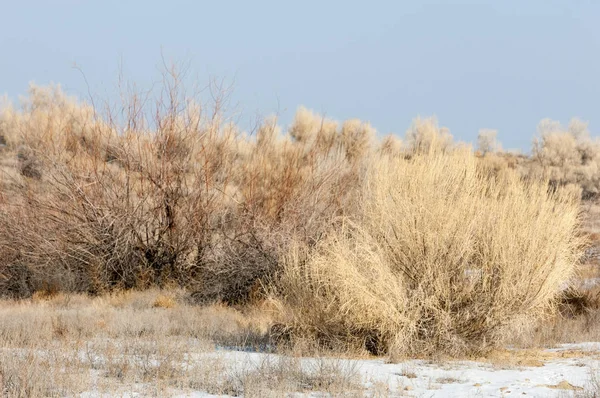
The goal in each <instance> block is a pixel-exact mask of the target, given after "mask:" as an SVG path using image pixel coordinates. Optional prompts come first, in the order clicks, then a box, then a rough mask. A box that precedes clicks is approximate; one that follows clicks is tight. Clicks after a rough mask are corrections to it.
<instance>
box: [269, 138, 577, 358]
mask: <svg viewBox="0 0 600 398" xmlns="http://www.w3.org/2000/svg"><path fill="white" fill-rule="evenodd" d="M434 142H435V140H434ZM441 142H442V145H441V147H437V148H436V147H435V146H430V147H428V148H427V151H426V152H425V151H421V152H418V153H417V154H415V155H414V156H412V157H411V158H410V159H398V158H388V157H380V158H377V159H373V161H372V163H371V164H370V165H369V171H368V177H367V178H366V182H365V184H364V186H363V187H362V191H361V209H360V212H359V214H358V215H357V216H356V217H354V218H352V217H351V218H347V219H345V221H344V222H343V224H342V225H341V226H340V227H339V228H336V229H335V230H333V231H331V233H330V234H329V236H328V237H327V238H326V239H324V240H322V241H321V242H320V243H319V244H318V245H317V246H316V248H314V249H313V250H304V249H303V248H302V247H301V246H298V248H297V250H296V251H292V252H290V254H289V256H288V258H287V261H286V262H285V265H284V269H283V272H282V274H281V277H280V279H279V280H277V284H276V285H275V287H274V292H273V300H274V301H275V303H276V304H277V305H278V306H279V309H280V316H281V321H282V322H283V323H284V325H285V327H286V330H285V333H286V334H287V335H288V336H289V337H291V338H292V339H303V338H309V339H315V340H317V341H320V342H321V343H322V344H324V345H326V346H331V347H339V346H344V345H350V346H353V347H354V348H358V349H361V348H363V349H364V348H366V349H367V350H369V351H371V352H374V353H382V352H390V351H395V352H399V353H402V354H409V355H415V354H416V355H423V354H428V353H434V352H446V353H454V354H461V353H464V352H477V351H480V350H485V349H487V348H489V347H491V346H493V345H495V344H497V343H498V342H499V341H500V338H501V334H502V332H503V330H504V328H505V327H507V326H512V325H514V324H515V323H516V322H521V321H523V320H525V319H527V320H528V321H529V322H531V321H534V320H536V319H539V318H540V317H542V316H543V315H544V314H545V313H546V314H547V310H549V309H550V308H551V306H552V304H553V300H554V299H555V297H556V296H557V295H558V294H559V292H560V291H561V289H562V285H563V283H564V282H565V281H566V280H568V279H569V277H570V276H571V275H572V274H573V272H574V270H575V267H576V264H577V262H578V259H579V257H580V255H581V250H580V249H581V243H582V241H581V239H580V238H579V237H578V232H577V231H578V223H579V206H578V198H577V195H576V193H574V192H572V191H569V190H557V191H554V192H552V191H549V190H548V186H547V184H546V183H544V182H542V181H537V182H536V181H529V182H525V181H523V180H522V179H521V178H520V177H519V175H518V174H517V173H515V172H509V171H505V172H503V173H500V174H496V175H491V174H489V173H487V172H486V171H485V169H482V168H481V167H479V165H478V161H477V159H476V157H475V156H474V155H473V154H472V153H471V151H470V150H468V149H461V148H458V149H455V150H453V151H448V150H447V147H446V146H445V145H444V144H443V143H444V141H443V139H442V140H441Z"/></svg>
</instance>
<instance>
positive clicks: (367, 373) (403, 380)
mask: <svg viewBox="0 0 600 398" xmlns="http://www.w3.org/2000/svg"><path fill="white" fill-rule="evenodd" d="M599 350H600V343H584V344H570V345H563V346H561V347H558V348H555V349H550V350H546V352H547V353H560V352H573V351H578V352H583V354H582V355H581V356H578V357H571V356H570V355H566V356H565V357H561V356H560V355H557V356H556V357H555V358H551V359H546V360H542V361H539V363H538V364H537V366H530V367H527V366H510V365H506V366H503V365H502V364H495V365H492V364H489V363H484V362H473V361H445V362H431V361H423V360H411V361H405V362H401V363H386V362H385V361H384V360H379V359H377V360H345V359H335V360H332V359H326V360H325V361H327V360H330V361H336V363H337V366H340V364H341V365H342V366H345V367H347V368H348V369H352V370H353V371H354V372H355V374H356V377H358V378H360V379H361V380H360V382H361V383H362V385H363V386H364V387H365V389H366V390H365V395H367V396H368V395H376V392H373V393H371V394H370V393H369V391H370V390H372V391H375V390H376V389H377V386H381V385H382V384H387V385H388V386H389V389H388V390H387V394H389V395H390V396H414V397H516V396H521V397H522V396H527V397H554V396H560V397H568V396H572V395H573V394H574V392H575V391H581V390H582V389H583V388H584V387H586V386H588V385H589V383H590V380H591V377H592V375H593V374H595V372H597V370H598V369H599V366H600V358H599V357H598V356H597V355H595V354H597V353H600V351H599ZM587 353H589V355H588V354H587ZM216 357H218V358H219V359H220V360H223V361H225V362H226V363H228V365H229V366H231V367H232V368H241V367H244V368H248V366H252V365H254V366H260V363H261V362H264V361H273V360H277V356H275V355H273V354H261V353H249V352H237V351H229V352H225V351H220V352H219V351H217V352H214V353H207V354H202V355H201V356H199V357H198V358H197V359H198V360H207V359H209V358H212V359H214V358H216ZM322 360H323V359H314V358H304V359H301V362H302V364H303V365H305V366H310V364H311V361H312V362H313V363H314V362H315V361H322ZM540 365H541V366H540ZM307 395H308V396H321V394H319V393H318V392H310V393H307ZM177 396H178V397H209V396H214V395H210V394H207V393H206V392H201V391H197V392H187V393H182V394H180V395H177ZM220 396H222V395H220ZM294 396H302V394H295V395H294ZM379 396H381V395H379Z"/></svg>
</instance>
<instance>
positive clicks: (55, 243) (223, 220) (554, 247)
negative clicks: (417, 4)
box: [0, 70, 597, 375]
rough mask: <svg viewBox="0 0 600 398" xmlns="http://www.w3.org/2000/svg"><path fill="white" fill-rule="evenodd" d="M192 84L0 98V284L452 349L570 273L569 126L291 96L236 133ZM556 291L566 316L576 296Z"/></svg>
mask: <svg viewBox="0 0 600 398" xmlns="http://www.w3.org/2000/svg"><path fill="white" fill-rule="evenodd" d="M210 89H211V90H210V94H211V98H212V101H211V103H208V104H207V103H206V101H202V100H201V98H199V97H197V96H188V93H186V91H185V89H184V87H183V85H182V83H181V80H180V79H179V77H178V75H177V73H176V72H175V71H171V70H169V71H167V73H165V75H164V77H163V84H162V86H160V87H158V88H157V89H155V90H154V91H150V92H140V91H137V92H136V91H133V90H130V89H129V88H128V87H126V88H125V89H124V90H123V92H122V95H121V98H122V102H121V103H118V104H107V105H102V106H100V105H97V104H94V103H93V102H92V104H86V103H84V102H81V101H78V100H77V99H74V98H70V97H68V96H66V95H65V94H64V93H63V92H62V91H61V90H60V88H59V87H58V86H51V87H37V86H32V87H31V88H30V92H29V97H28V98H25V99H24V100H23V101H22V103H21V104H20V105H19V106H16V107H15V106H8V107H5V108H3V109H2V111H1V113H0V137H1V140H0V142H1V143H3V145H4V146H3V147H2V149H1V153H0V167H1V170H2V173H1V175H0V256H1V257H2V259H3V261H2V262H1V263H0V294H1V295H2V296H4V297H9V298H15V299H31V300H34V301H36V300H40V301H44V300H48V299H54V297H63V295H65V294H66V295H67V296H68V297H80V296H77V295H75V296H73V295H72V294H73V293H82V294H89V295H92V296H95V297H98V298H97V299H98V300H101V299H106V300H111V299H110V297H113V295H114V294H127V293H121V292H124V291H125V292H127V291H131V290H144V289H156V288H159V289H163V294H162V295H161V296H156V297H153V299H152V302H151V303H147V305H148V307H149V308H152V311H162V310H164V311H167V310H168V311H169V313H170V314H171V313H178V312H179V311H184V310H183V309H182V308H185V310H186V311H187V308H188V307H187V304H186V306H183V307H182V304H181V301H180V300H179V299H178V298H177V297H176V295H175V296H174V295H173V294H171V293H169V292H171V291H179V289H181V291H185V292H186V293H185V294H186V297H188V298H187V299H186V300H189V302H190V303H194V304H202V305H209V306H208V307H207V308H213V307H210V305H212V304H215V303H220V304H219V305H224V306H234V307H236V308H239V306H247V307H248V308H262V311H265V312H268V314H269V319H272V321H273V323H274V325H271V326H270V330H269V332H268V333H267V332H266V331H264V330H261V331H260V333H258V332H256V331H255V332H252V333H251V334H250V335H249V336H250V337H247V338H250V340H254V339H255V338H258V337H257V333H258V335H261V336H263V337H264V336H269V339H271V338H275V337H276V338H278V341H277V343H278V344H279V345H280V346H292V347H294V346H299V345H302V344H307V345H308V346H310V345H311V344H313V345H314V346H315V347H316V348H317V349H323V348H326V349H333V350H341V351H348V350H351V351H353V352H357V353H366V352H370V353H375V354H384V353H388V354H390V355H392V354H393V352H394V351H396V354H393V355H410V354H411V353H415V352H419V353H424V352H425V353H432V352H437V351H443V352H445V353H448V354H450V355H463V354H465V353H473V352H476V353H478V352H480V351H485V350H487V349H488V348H491V347H493V346H494V345H497V344H498V343H500V342H501V341H502V340H503V338H504V337H503V333H504V331H505V330H506V329H507V328H509V327H510V326H511V325H512V326H514V325H517V324H518V325H523V323H522V322H521V321H522V319H524V318H531V316H532V315H535V317H534V318H537V317H538V316H541V315H546V314H552V311H553V310H555V309H556V303H557V302H559V301H560V300H559V299H560V297H561V294H562V293H561V291H562V289H563V287H564V286H565V284H566V283H568V282H570V279H571V277H572V276H573V275H575V274H576V272H575V271H576V268H577V264H578V262H579V258H580V257H581V254H582V253H581V252H582V248H583V243H582V242H583V240H582V239H581V238H582V236H581V234H580V226H581V222H582V221H581V214H580V207H579V197H580V196H581V195H582V191H583V197H584V198H585V199H590V198H592V197H594V195H595V192H596V188H595V186H596V185H597V184H596V174H595V171H594V167H595V166H594V165H595V162H596V157H597V156H596V152H595V148H596V143H595V141H594V140H592V139H591V138H590V136H589V132H587V127H586V126H585V125H584V124H582V123H580V122H577V121H574V122H572V123H571V124H570V125H569V127H568V128H567V129H565V128H562V127H560V126H559V125H557V124H556V123H549V122H543V123H542V124H541V125H540V132H539V137H540V138H539V140H538V141H537V142H536V145H535V147H534V154H533V156H531V157H527V156H524V155H515V154H509V153H503V152H501V150H500V144H499V142H498V140H497V138H496V133H495V132H494V131H488V130H484V131H482V132H481V134H480V139H479V142H478V144H479V147H480V148H479V149H480V151H479V152H477V153H473V152H472V151H471V149H470V148H468V147H467V146H465V145H462V144H455V143H454V142H453V140H452V135H451V134H450V132H449V130H448V129H447V128H444V127H440V126H439V125H438V123H437V121H436V120H435V119H433V118H430V119H416V120H415V121H414V123H413V125H412V126H411V127H410V128H409V130H408V131H407V133H406V139H405V140H404V142H402V141H400V140H399V139H397V138H395V137H387V138H385V139H383V140H378V139H377V135H376V131H375V130H374V129H373V127H372V126H371V125H370V124H369V123H366V122H362V121H359V120H347V121H344V122H341V123H338V122H336V121H333V120H329V119H327V118H324V117H322V116H320V115H317V114H315V113H314V112H312V111H310V110H308V109H305V108H300V109H299V110H298V111H297V113H296V116H295V118H294V120H293V122H292V123H291V125H290V126H288V127H287V128H283V127H282V126H280V124H279V123H278V120H277V119H276V118H267V119H265V120H263V121H262V122H261V123H260V124H259V125H258V126H257V127H256V129H255V131H253V132H252V134H249V135H248V134H246V133H244V132H241V131H240V130H239V128H238V127H237V126H236V125H235V124H234V123H233V122H232V120H231V119H230V118H228V116H227V106H226V105H227V99H228V93H227V92H226V91H225V90H223V89H222V87H220V86H211V88H210ZM90 102H91V101H90ZM563 141H565V142H567V141H568V142H567V144H568V145H567V144H565V142H563ZM586 222H587V221H586ZM568 294H570V293H568ZM65 297H66V296H65ZM562 297H563V304H564V305H563V307H564V308H567V307H568V308H569V310H570V311H572V312H573V314H574V315H577V314H582V313H583V312H586V311H587V312H589V311H588V310H587V308H588V307H590V306H592V305H593V301H589V300H588V301H585V300H584V299H583V298H582V297H579V296H577V294H574V293H573V294H571V295H570V296H567V293H565V294H563V296H562ZM582 300H583V301H582ZM145 305H146V304H145ZM17 308H18V307H17ZM267 308H268V311H267V310H266V309H267ZM561 308H562V307H561ZM584 308H585V310H584ZM587 312H586V314H587ZM259 314H260V311H258V310H257V311H256V312H255V313H254V316H259ZM24 316H26V315H24ZM136 316H139V315H136V314H132V317H133V319H136ZM586 316H588V315H586ZM576 318H577V319H579V317H576ZM65 319H68V318H65ZM56 322H58V323H57V325H60V324H61V323H60V322H62V320H61V321H60V322H59V321H56ZM148 322H150V321H148ZM180 327H181V328H184V329H185V330H188V329H187V327H188V326H185V327H184V326H183V325H180ZM194 327H200V328H201V326H199V325H196V324H194ZM42 329H43V328H42ZM57 330H59V332H56V333H58V335H60V333H62V332H60V330H61V329H60V328H58V329H57ZM69 330H70V329H69ZM138 332H139V333H141V334H142V335H145V334H146V333H148V332H147V331H145V330H144V331H139V330H138ZM162 332H164V333H167V335H170V334H169V333H172V332H169V331H161V333H162ZM69 333H70V332H69ZM81 333H83V334H85V333H86V332H85V328H83V329H82V331H81ZM132 333H133V332H132ZM151 333H153V332H151ZM190 333H192V332H191V331H190ZM219 335H222V336H225V337H223V338H225V339H226V340H227V339H228V338H229V337H227V336H229V335H228V334H227V333H224V334H223V333H220V334H219ZM214 338H215V339H218V338H221V337H218V336H215V337H214ZM258 340H260V341H262V343H260V344H262V345H261V347H263V346H264V345H266V344H268V343H267V342H266V340H262V339H261V338H258ZM236 344H242V343H241V342H238V343H236ZM174 352H177V350H176V349H175V350H174ZM127 366H133V365H131V364H129V365H127ZM123 372H125V371H121V370H118V367H117V370H115V374H117V375H118V374H121V373H123ZM125 373H127V372H125Z"/></svg>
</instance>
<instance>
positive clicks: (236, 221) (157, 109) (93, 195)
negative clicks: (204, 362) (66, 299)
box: [0, 71, 375, 303]
mask: <svg viewBox="0 0 600 398" xmlns="http://www.w3.org/2000/svg"><path fill="white" fill-rule="evenodd" d="M215 90H216V92H214V93H213V94H214V97H215V98H216V100H215V101H214V104H212V105H211V106H204V105H200V104H201V101H200V100H199V99H196V98H194V97H192V98H189V97H187V96H186V93H185V91H184V90H183V88H182V86H181V83H180V80H179V77H178V76H177V74H176V73H175V72H171V71H169V73H167V74H166V75H165V78H164V81H163V86H162V87H160V88H159V89H158V92H155V93H141V92H127V93H124V94H123V96H122V97H123V98H124V101H123V103H122V104H119V105H118V106H114V105H111V106H107V107H106V109H105V110H102V109H99V108H94V107H90V106H88V105H86V104H85V103H79V102H77V101H76V100H75V99H73V98H69V97H67V96H66V95H65V94H64V93H63V92H62V91H61V90H60V87H55V86H52V87H50V88H48V89H43V88H39V87H35V86H32V88H31V90H30V97H29V98H26V99H24V100H23V103H22V104H21V107H20V108H12V107H11V108H7V109H6V110H5V111H4V112H3V113H2V117H1V118H0V125H1V126H2V129H3V132H5V133H6V137H9V138H7V142H8V143H9V144H8V148H9V149H8V152H6V153H5V154H4V153H3V155H6V156H14V157H15V159H16V161H15V162H14V164H15V165H16V167H17V168H18V170H19V171H20V173H18V174H17V173H13V172H11V171H10V170H11V169H10V168H9V167H4V171H6V173H5V175H4V177H5V178H3V181H2V192H1V195H0V225H1V226H2V228H0V252H1V254H2V257H3V259H4V262H3V263H2V264H1V265H0V293H1V294H3V295H9V296H13V297H27V296H30V295H31V294H33V293H34V292H35V291H36V290H40V289H44V286H45V285H46V284H52V285H53V286H57V287H58V289H59V290H65V291H83V292H90V293H94V294H98V293H103V292H106V291H111V290H118V289H131V288H147V287H150V286H161V287H164V286H169V285H171V284H179V285H181V286H184V287H188V288H190V289H191V290H193V291H195V292H196V293H195V295H194V296H195V297H196V298H197V299H198V300H199V301H203V302H213V301H225V302H228V303H244V302H247V301H248V300H249V299H250V296H251V294H254V296H255V297H260V292H258V294H257V290H259V289H257V286H261V280H263V279H268V278H269V277H270V276H272V275H273V274H274V273H275V272H276V271H277V270H278V269H279V267H280V261H279V259H280V257H281V256H282V254H284V253H285V252H286V251H287V250H288V247H289V244H290V242H292V241H294V240H300V241H302V242H304V243H305V244H306V245H308V246H312V245H314V244H315V243H316V242H317V241H318V240H319V239H320V237H321V236H322V235H323V234H324V232H325V230H326V229H327V228H329V227H330V226H331V224H332V223H333V222H334V220H335V218H336V217H338V216H339V215H341V214H346V213H350V212H352V211H354V203H355V198H356V196H357V193H358V189H357V187H358V186H359V185H360V184H361V176H362V169H363V163H364V161H365V159H367V158H368V154H369V153H370V151H371V149H372V147H371V141H372V136H373V135H374V133H375V132H374V130H373V129H372V128H371V127H370V126H369V125H368V124H365V123H361V122H359V121H356V120H353V121H348V122H346V123H344V124H343V127H341V128H338V124H337V123H336V122H333V121H331V120H327V119H324V118H322V117H320V116H318V115H316V114H314V113H312V112H311V111H308V110H306V109H302V108H301V109H300V110H299V111H298V115H297V116H296V120H295V123H294V125H292V127H290V129H289V130H288V131H287V132H282V131H281V128H280V127H279V126H278V124H277V120H276V119H274V118H271V119H267V120H265V121H264V122H263V123H262V124H261V125H260V126H259V127H258V131H257V134H256V137H255V138H254V137H251V138H248V137H246V136H244V135H242V134H240V132H239V131H238V129H237V128H236V126H235V125H233V124H232V123H231V122H229V120H228V119H227V117H226V116H225V114H224V111H223V110H222V108H221V107H222V106H223V101H224V98H225V97H226V95H227V93H225V92H221V91H219V88H218V87H217V88H215Z"/></svg>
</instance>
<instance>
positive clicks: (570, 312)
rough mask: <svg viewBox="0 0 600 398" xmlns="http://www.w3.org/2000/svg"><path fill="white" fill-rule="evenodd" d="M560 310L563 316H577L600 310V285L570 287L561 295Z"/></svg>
mask: <svg viewBox="0 0 600 398" xmlns="http://www.w3.org/2000/svg"><path fill="white" fill-rule="evenodd" d="M558 310H559V313H560V314H561V315H562V316H565V317H570V318H575V317H579V316H584V315H589V314H591V313H593V312H598V310H600V287H598V286H595V287H594V288H591V289H581V288H576V287H569V288H568V289H566V290H564V291H563V292H562V294H561V295H560V297H559V303H558Z"/></svg>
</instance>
